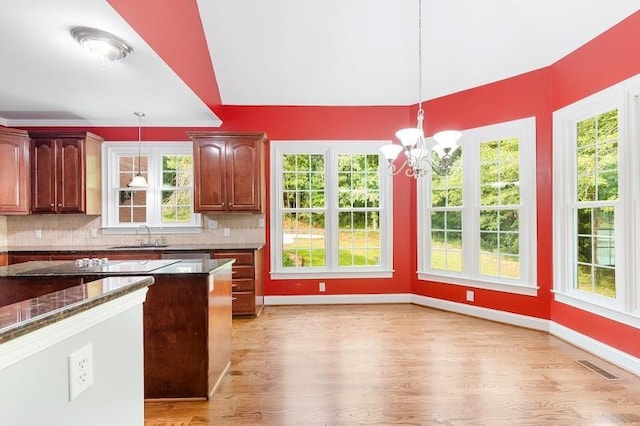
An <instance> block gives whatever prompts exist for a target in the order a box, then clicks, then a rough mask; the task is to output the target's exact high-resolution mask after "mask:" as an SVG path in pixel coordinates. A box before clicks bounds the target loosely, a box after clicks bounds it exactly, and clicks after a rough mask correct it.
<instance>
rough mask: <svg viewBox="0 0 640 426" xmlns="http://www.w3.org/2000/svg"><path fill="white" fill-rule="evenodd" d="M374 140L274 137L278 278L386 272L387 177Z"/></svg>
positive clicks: (275, 264)
mask: <svg viewBox="0 0 640 426" xmlns="http://www.w3.org/2000/svg"><path fill="white" fill-rule="evenodd" d="M379 145H380V144H378V143H372V144H367V143H346V142H344V143H337V142H272V156H271V158H272V160H273V167H272V188H274V190H272V211H274V214H272V230H271V238H272V247H273V248H274V249H273V250H272V254H273V256H272V270H273V271H274V273H275V274H276V276H277V274H278V273H283V274H296V273H297V274H310V273H313V274H316V275H321V276H322V275H324V276H336V274H337V275H341V274H344V275H349V276H352V275H353V274H371V273H378V274H380V273H389V272H390V244H389V241H388V239H389V232H390V217H391V216H390V214H389V209H384V206H385V205H389V204H390V191H389V189H388V188H389V187H390V177H388V176H386V175H385V174H384V173H383V172H382V171H381V168H380V167H379V162H380V161H381V157H380V154H379V150H378V148H379Z"/></svg>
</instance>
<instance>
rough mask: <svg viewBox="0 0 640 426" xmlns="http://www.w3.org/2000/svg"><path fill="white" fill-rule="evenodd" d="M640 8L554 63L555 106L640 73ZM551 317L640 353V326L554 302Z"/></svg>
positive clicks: (611, 344)
mask: <svg viewBox="0 0 640 426" xmlns="http://www.w3.org/2000/svg"><path fill="white" fill-rule="evenodd" d="M637 40H640V12H637V13H635V14H633V15H631V16H630V17H629V18H627V19H625V20H624V21H622V22H621V23H620V24H618V25H616V26H615V27H613V28H611V29H610V30H608V31H607V32H605V33H603V34H602V35H601V36H599V37H597V38H595V39H594V40H592V41H591V42H590V43H588V44H586V45H584V46H582V47H581V48H580V49H578V50H576V51H575V52H573V53H571V54H570V55H568V56H567V57H565V58H563V59H562V60H560V61H558V62H557V63H555V64H553V65H552V66H551V67H550V68H551V75H552V82H553V84H552V93H553V109H554V110H555V109H558V108H561V107H564V106H566V105H568V104H571V103H573V102H575V101H577V100H579V99H582V98H584V97H587V96H589V95H592V94H594V93H596V92H599V91H600V90H602V89H605V88H607V87H609V86H611V85H613V84H615V83H618V82H620V81H623V80H625V79H627V78H630V77H632V76H634V75H636V74H638V73H640V56H639V55H637V54H636V52H637ZM551 319H553V321H555V322H556V323H558V324H562V325H564V326H566V327H569V328H571V329H573V330H575V331H578V332H580V333H582V334H585V335H587V336H590V337H592V338H594V339H596V340H598V341H600V342H603V343H606V344H608V345H610V346H613V347H615V348H617V349H620V350H622V351H624V352H627V353H629V354H631V355H633V356H640V330H638V329H637V328H633V327H629V326H626V325H623V324H620V323H618V322H616V321H612V320H608V319H605V318H602V317H600V316H597V315H594V314H591V313H588V312H585V311H582V310H580V309H576V308H573V307H571V306H567V305H564V304H562V303H558V302H554V301H552V302H551Z"/></svg>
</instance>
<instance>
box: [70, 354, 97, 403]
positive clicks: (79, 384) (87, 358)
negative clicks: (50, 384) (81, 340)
mask: <svg viewBox="0 0 640 426" xmlns="http://www.w3.org/2000/svg"><path fill="white" fill-rule="evenodd" d="M92 384H93V348H92V345H91V343H89V344H88V345H86V346H84V347H82V348H80V349H78V350H77V351H75V352H74V353H72V354H71V355H69V401H71V400H73V399H75V398H76V397H77V396H78V395H80V394H81V393H82V392H84V391H85V390H87V389H88V388H89V387H91V385H92Z"/></svg>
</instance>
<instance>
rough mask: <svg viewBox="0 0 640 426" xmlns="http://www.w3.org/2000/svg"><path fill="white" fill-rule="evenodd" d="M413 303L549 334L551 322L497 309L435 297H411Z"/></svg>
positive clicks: (414, 295)
mask: <svg viewBox="0 0 640 426" xmlns="http://www.w3.org/2000/svg"><path fill="white" fill-rule="evenodd" d="M411 303H413V304H415V305H420V306H427V307H429V308H435V309H441V310H443V311H450V312H457V313H459V314H464V315H469V316H472V317H478V318H483V319H487V320H491V321H496V322H503V323H505V324H511V325H517V326H519V327H524V328H531V329H534V330H540V331H546V332H549V320H545V319H540V318H535V317H529V316H526V315H520V314H514V313H511V312H503V311H497V310H495V309H488V308H483V307H480V306H473V305H467V304H465V303H457V302H450V301H448V300H442V299H434V298H433V297H426V296H419V295H416V294H413V295H411Z"/></svg>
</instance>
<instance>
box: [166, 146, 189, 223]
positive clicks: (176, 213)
mask: <svg viewBox="0 0 640 426" xmlns="http://www.w3.org/2000/svg"><path fill="white" fill-rule="evenodd" d="M192 174H193V157H192V156H191V155H165V156H163V157H162V186H163V188H167V189H165V190H163V191H162V207H161V209H162V222H165V223H169V222H170V223H180V222H189V221H190V220H191V213H192V201H191V198H192V191H191V189H180V188H185V187H191V186H192Z"/></svg>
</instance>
